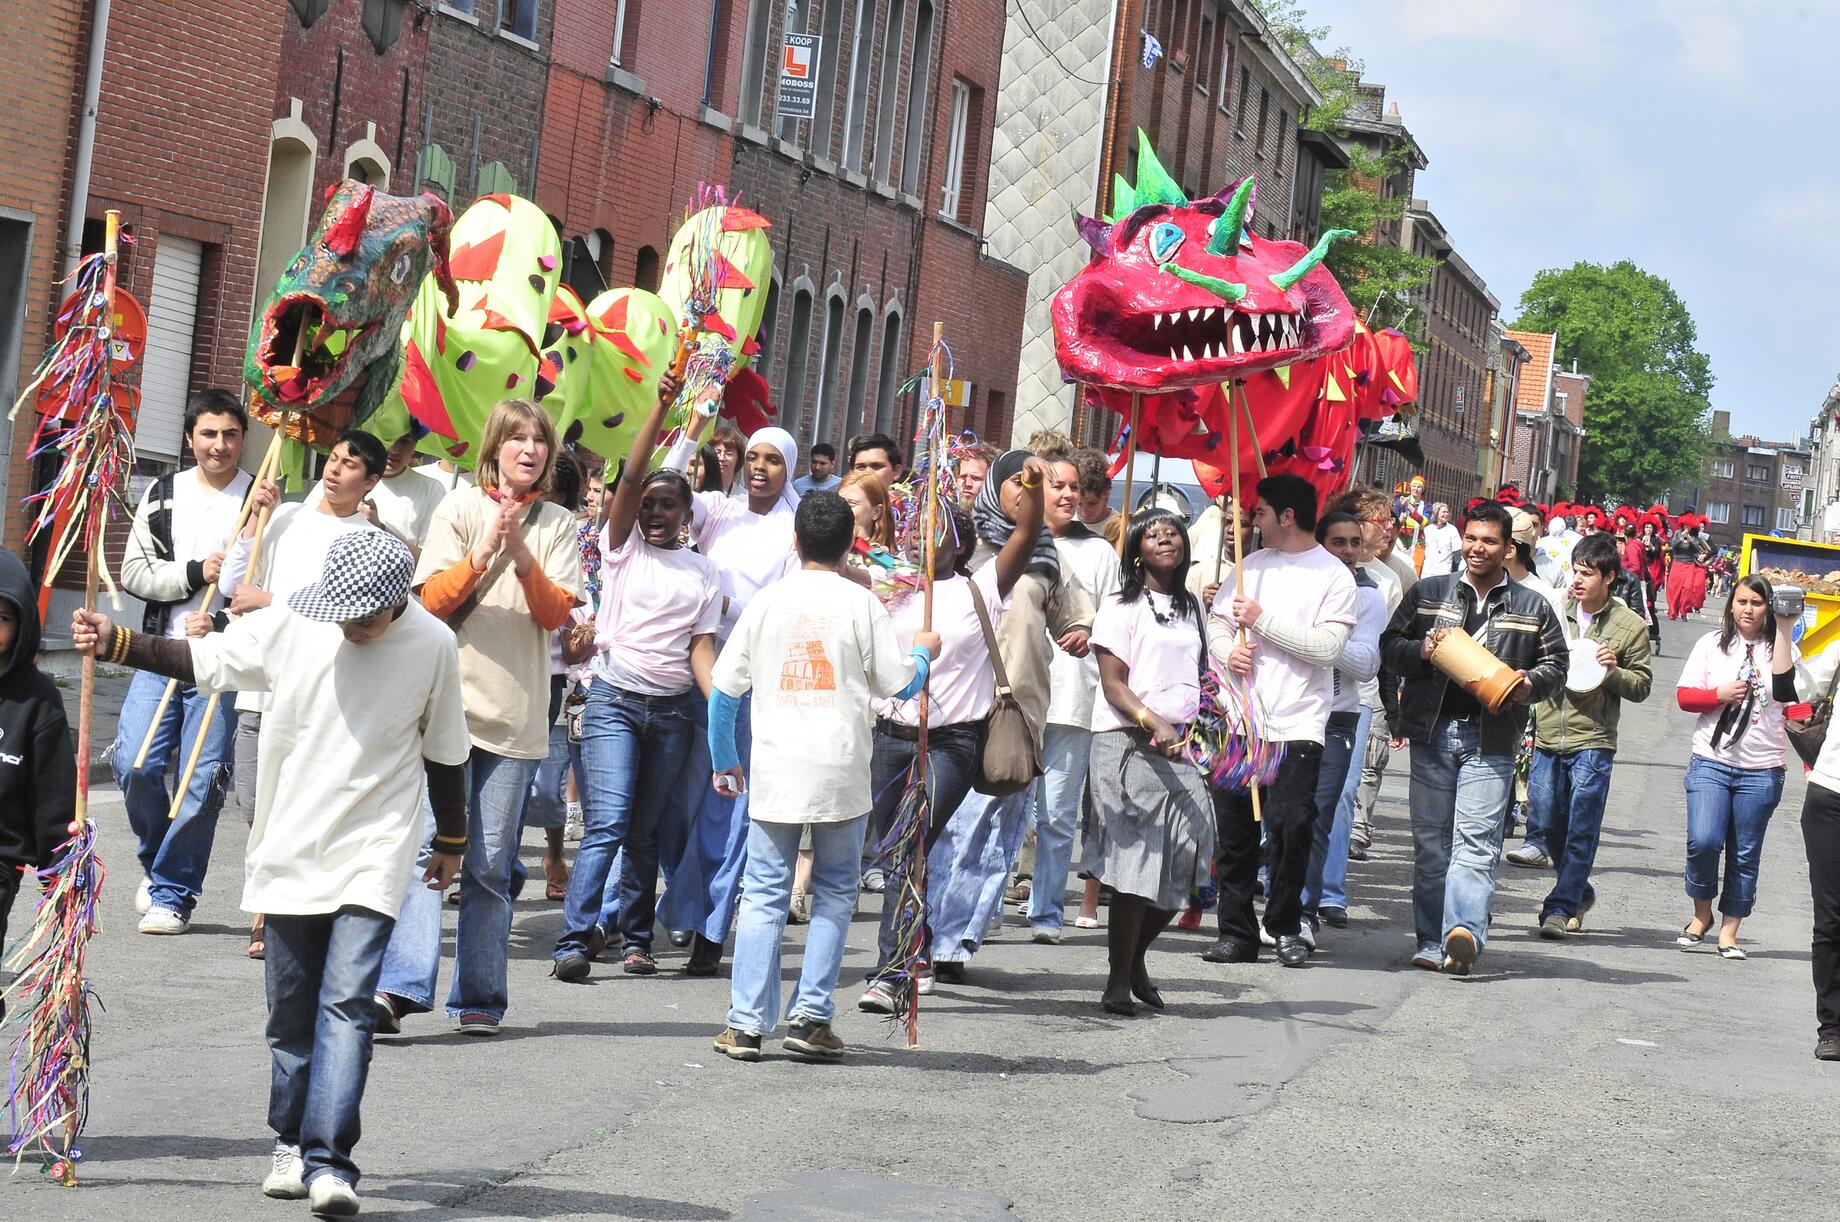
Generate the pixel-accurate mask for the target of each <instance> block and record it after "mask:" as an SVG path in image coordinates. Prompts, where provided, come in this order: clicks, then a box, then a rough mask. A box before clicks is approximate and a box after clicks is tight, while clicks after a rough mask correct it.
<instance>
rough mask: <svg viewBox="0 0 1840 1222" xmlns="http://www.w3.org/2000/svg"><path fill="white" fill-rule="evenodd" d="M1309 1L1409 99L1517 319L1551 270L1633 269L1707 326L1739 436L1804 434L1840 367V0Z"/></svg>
mask: <svg viewBox="0 0 1840 1222" xmlns="http://www.w3.org/2000/svg"><path fill="white" fill-rule="evenodd" d="M1303 3H1304V5H1305V8H1306V10H1307V12H1308V14H1309V19H1310V24H1312V25H1327V26H1330V27H1331V32H1330V34H1329V36H1328V37H1327V38H1326V39H1324V40H1323V41H1322V47H1321V49H1322V50H1324V51H1325V52H1328V51H1331V50H1333V49H1335V48H1337V47H1341V46H1346V47H1347V49H1348V50H1349V51H1350V52H1351V53H1352V55H1353V56H1354V57H1355V58H1356V59H1359V60H1361V61H1363V62H1364V64H1365V69H1366V71H1365V73H1364V75H1365V77H1366V79H1368V80H1370V81H1378V82H1381V83H1384V84H1385V85H1386V86H1387V99H1388V101H1389V102H1394V101H1396V102H1398V103H1399V108H1400V113H1401V115H1402V116H1403V117H1404V119H1405V122H1406V126H1407V127H1409V128H1410V129H1411V130H1412V133H1413V134H1414V135H1415V136H1416V137H1417V138H1418V142H1419V145H1420V146H1421V147H1422V148H1423V149H1424V150H1425V155H1426V157H1427V158H1428V159H1429V160H1430V163H1431V164H1430V168H1429V169H1428V170H1425V171H1423V172H1421V173H1420V174H1419V176H1418V187H1417V194H1418V195H1419V196H1420V197H1422V198H1424V199H1426V200H1427V201H1429V203H1430V205H1431V209H1432V211H1433V212H1435V213H1436V214H1437V215H1438V218H1439V219H1440V220H1442V221H1443V222H1444V224H1445V226H1446V227H1447V228H1448V229H1449V231H1450V237H1451V241H1452V243H1453V244H1454V245H1455V247H1456V249H1457V250H1458V251H1459V252H1460V253H1461V254H1462V255H1463V257H1464V259H1465V260H1466V261H1468V262H1469V264H1470V265H1471V266H1472V267H1474V268H1475V269H1476V270H1477V272H1478V273H1479V274H1480V275H1481V276H1482V277H1483V278H1484V279H1485V280H1487V281H1488V284H1489V288H1490V289H1491V291H1493V292H1494V294H1495V296H1496V297H1498V298H1500V300H1501V303H1502V316H1503V317H1504V318H1505V319H1511V318H1513V317H1514V315H1515V314H1516V312H1517V307H1518V305H1519V302H1520V296H1521V293H1522V291H1523V290H1525V289H1526V287H1527V285H1528V283H1529V282H1530V281H1531V280H1532V278H1533V274H1534V273H1535V272H1536V271H1539V270H1540V269H1542V268H1547V267H1560V266H1568V265H1570V264H1572V263H1574V262H1576V261H1579V260H1587V261H1590V262H1593V263H1613V262H1616V261H1617V260H1618V259H1623V258H1628V259H1631V260H1634V261H1635V262H1636V263H1637V264H1639V265H1640V266H1642V267H1644V268H1646V269H1648V270H1649V271H1651V272H1653V273H1655V274H1656V275H1658V276H1661V277H1662V278H1663V279H1665V280H1667V281H1668V282H1669V283H1671V284H1672V285H1673V286H1674V290H1675V292H1677V293H1678V294H1680V296H1681V298H1682V299H1683V300H1684V301H1685V302H1686V305H1687V308H1688V310H1690V311H1691V312H1692V314H1693V317H1694V320H1695V322H1696V323H1697V324H1698V326H1699V348H1700V351H1702V352H1705V353H1707V354H1708V355H1709V356H1710V357H1711V358H1712V372H1713V376H1714V377H1715V378H1716V379H1717V381H1716V383H1715V385H1714V387H1713V391H1712V402H1713V406H1714V407H1716V408H1723V409H1727V410H1729V411H1730V412H1731V414H1732V430H1733V432H1736V433H1744V432H1755V433H1758V434H1760V435H1762V436H1764V437H1765V438H1769V439H1779V440H1780V439H1787V438H1793V437H1799V436H1801V435H1802V433H1803V432H1804V431H1805V430H1806V428H1807V424H1808V420H1809V418H1810V417H1811V416H1812V415H1813V414H1814V413H1815V411H1816V410H1817V409H1818V408H1819V407H1820V404H1821V400H1822V398H1823V397H1824V396H1825V394H1826V392H1827V389H1828V387H1829V386H1830V385H1832V384H1833V382H1834V380H1835V376H1836V374H1840V344H1836V343H1835V342H1834V337H1835V334H1836V326H1835V317H1836V311H1835V310H1834V308H1833V307H1832V305H1831V304H1830V303H1831V301H1832V298H1833V296H1834V294H1835V291H1836V283H1837V281H1840V155H1837V153H1836V129H1837V128H1840V122H1837V120H1840V102H1837V101H1836V100H1835V99H1834V97H1833V81H1834V79H1835V75H1836V74H1835V66H1834V56H1835V53H1836V48H1840V3H1836V2H1835V0H1718V2H1717V3H1713V2H1712V0H1303Z"/></svg>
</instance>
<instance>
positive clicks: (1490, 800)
mask: <svg viewBox="0 0 1840 1222" xmlns="http://www.w3.org/2000/svg"><path fill="white" fill-rule="evenodd" d="M1479 730H1480V727H1479V726H1478V725H1477V723H1476V722H1475V721H1455V720H1452V719H1451V718H1448V717H1445V718H1440V719H1439V720H1438V722H1437V724H1436V725H1434V726H1432V728H1431V738H1430V741H1428V742H1422V743H1420V742H1415V743H1413V744H1412V796H1411V802H1410V805H1411V808H1412V925H1413V929H1414V932H1415V934H1416V935H1417V938H1418V949H1419V950H1422V951H1428V950H1438V949H1440V948H1441V947H1442V946H1443V944H1444V935H1445V934H1446V933H1448V932H1450V931H1451V930H1453V929H1455V928H1456V927H1457V926H1459V925H1461V926H1462V927H1463V928H1465V929H1467V930H1469V931H1470V932H1471V933H1472V934H1474V935H1475V936H1476V945H1477V946H1478V947H1481V946H1483V945H1484V944H1486V943H1487V941H1488V936H1489V901H1490V900H1492V899H1493V898H1494V896H1495V867H1496V864H1497V863H1498V862H1499V861H1500V860H1501V837H1502V832H1503V830H1504V829H1505V827H1506V820H1507V814H1508V796H1509V794H1510V792H1511V791H1512V789H1513V786H1514V757H1513V756H1512V755H1484V754H1483V753H1482V748H1481V746H1480V742H1479V738H1478V731H1479Z"/></svg>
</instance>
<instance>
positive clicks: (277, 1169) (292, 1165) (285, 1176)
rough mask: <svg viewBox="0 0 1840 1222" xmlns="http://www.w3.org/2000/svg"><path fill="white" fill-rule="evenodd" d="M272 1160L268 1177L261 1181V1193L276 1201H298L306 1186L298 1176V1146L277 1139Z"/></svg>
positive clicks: (303, 1194)
mask: <svg viewBox="0 0 1840 1222" xmlns="http://www.w3.org/2000/svg"><path fill="white" fill-rule="evenodd" d="M274 1160H275V1161H274V1164H273V1169H272V1170H270V1171H269V1173H268V1178H267V1179H265V1180H263V1181H262V1195H263V1196H265V1197H274V1198H275V1199H276V1200H277V1201H298V1200H300V1198H302V1197H304V1196H306V1195H307V1186H306V1184H305V1183H304V1182H302V1180H301V1178H300V1172H301V1162H300V1147H299V1146H290V1145H286V1144H284V1143H282V1142H279V1141H278V1142H276V1143H275V1154H274Z"/></svg>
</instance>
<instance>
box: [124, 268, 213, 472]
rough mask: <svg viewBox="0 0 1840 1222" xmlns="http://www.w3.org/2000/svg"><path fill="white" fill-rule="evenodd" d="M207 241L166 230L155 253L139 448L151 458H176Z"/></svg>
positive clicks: (137, 435)
mask: <svg viewBox="0 0 1840 1222" xmlns="http://www.w3.org/2000/svg"><path fill="white" fill-rule="evenodd" d="M203 267H204V247H203V246H202V245H201V244H200V243H198V242H194V241H192V240H191V239H190V238H176V237H170V236H167V235H165V234H162V235H161V236H160V244H159V246H158V248H157V249H156V251H155V253H154V257H153V292H152V293H151V294H150V296H149V300H148V303H147V356H146V358H145V363H144V365H143V366H142V370H141V414H140V420H139V421H138V422H137V423H136V425H135V429H134V444H135V448H136V449H137V450H138V451H139V452H140V453H141V454H142V455H144V456H146V457H148V458H168V459H177V458H178V457H179V452H180V449H181V445H180V442H181V438H182V435H183V432H184V427H185V399H186V395H187V394H189V393H190V391H191V384H192V338H193V333H194V331H195V330H196V329H197V325H198V280H199V274H200V272H201V271H202V270H203Z"/></svg>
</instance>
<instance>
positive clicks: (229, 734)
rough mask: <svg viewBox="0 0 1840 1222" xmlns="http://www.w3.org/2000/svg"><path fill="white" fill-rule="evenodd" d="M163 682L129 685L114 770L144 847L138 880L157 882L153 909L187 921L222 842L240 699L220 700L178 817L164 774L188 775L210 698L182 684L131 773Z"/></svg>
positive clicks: (138, 676) (137, 676)
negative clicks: (175, 770)
mask: <svg viewBox="0 0 1840 1222" xmlns="http://www.w3.org/2000/svg"><path fill="white" fill-rule="evenodd" d="M165 690H166V680H165V679H164V678H162V677H160V676H159V675H156V674H154V673H152V672H151V671H145V670H138V671H135V672H134V678H133V679H132V680H130V681H129V683H128V694H127V696H125V697H124V698H123V699H122V702H121V719H120V721H119V723H118V726H117V729H116V737H115V750H114V752H113V761H112V762H113V764H114V769H115V784H116V785H117V786H119V787H120V789H121V794H122V801H123V803H124V804H125V805H126V806H127V808H128V824H129V826H130V827H132V828H133V829H134V834H135V836H136V837H137V838H138V839H139V841H140V845H139V849H138V853H139V856H140V860H141V872H142V873H144V874H146V875H147V877H148V878H149V879H150V880H151V881H152V891H153V906H154V907H155V908H164V909H166V910H168V911H170V912H176V913H178V914H179V915H180V916H185V917H189V916H191V915H192V909H193V908H195V907H197V906H198V897H199V896H200V895H202V894H203V893H204V874H205V868H206V867H207V866H209V865H210V864H211V841H212V840H213V839H214V838H215V837H216V835H217V812H218V811H219V810H221V809H222V808H223V805H224V790H225V788H226V787H227V786H228V785H229V782H230V747H231V743H232V742H233V741H235V739H236V705H235V700H236V693H234V692H224V693H222V694H221V695H218V696H217V697H215V699H216V701H217V706H218V707H217V714H216V716H215V717H214V718H213V719H212V722H211V731H210V734H209V736H208V737H207V738H206V739H205V745H204V750H203V752H201V753H200V754H199V756H198V770H197V771H196V772H194V773H193V774H192V783H191V785H190V786H189V787H188V788H187V789H186V791H185V802H184V804H183V805H182V806H180V808H179V817H178V818H176V819H168V818H167V815H168V814H170V813H171V811H172V791H171V790H170V789H168V788H167V783H166V772H167V769H168V768H169V767H170V766H172V765H175V764H176V765H177V766H178V767H179V769H180V770H183V769H184V767H185V765H186V762H187V761H189V760H190V759H191V757H192V747H193V744H195V743H196V742H197V741H198V729H199V726H200V724H201V723H202V722H203V720H204V711H205V706H206V705H207V704H209V703H210V702H211V700H212V699H213V697H212V696H211V695H210V693H208V692H201V691H199V690H198V689H197V688H195V687H192V686H190V685H189V684H180V685H179V689H178V690H177V691H175V692H174V693H173V698H172V700H171V701H169V702H168V703H167V705H166V711H165V713H163V714H162V715H161V717H160V724H159V726H158V727H157V728H156V730H155V731H154V735H153V745H152V746H151V747H150V748H149V749H148V751H147V762H146V763H145V764H143V765H142V766H141V767H139V768H136V767H135V766H134V757H135V756H137V755H139V754H140V750H141V743H142V742H144V741H145V740H146V737H147V727H148V726H150V725H152V724H153V714H154V710H155V709H157V708H158V707H159V704H160V695H161V693H162V692H164V691H165Z"/></svg>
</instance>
